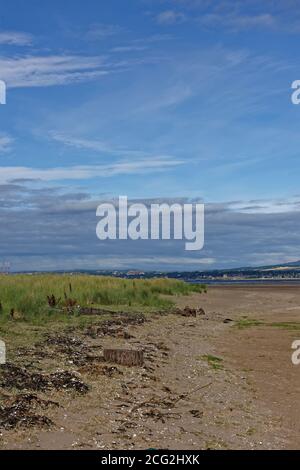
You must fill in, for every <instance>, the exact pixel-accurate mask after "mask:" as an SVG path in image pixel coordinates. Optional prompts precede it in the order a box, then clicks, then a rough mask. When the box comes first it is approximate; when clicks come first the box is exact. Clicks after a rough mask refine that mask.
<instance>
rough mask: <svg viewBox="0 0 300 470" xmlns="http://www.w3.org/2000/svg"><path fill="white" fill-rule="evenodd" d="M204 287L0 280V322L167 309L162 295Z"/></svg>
mask: <svg viewBox="0 0 300 470" xmlns="http://www.w3.org/2000/svg"><path fill="white" fill-rule="evenodd" d="M203 289H204V286H201V285H199V284H198V285H196V284H187V283H184V282H182V281H177V280H172V279H147V280H144V279H132V280H130V279H119V278H113V277H102V276H87V275H73V276H71V275H57V274H45V275H44V274H43V275H10V276H4V275H2V276H0V302H1V305H0V321H2V322H3V321H6V320H8V319H10V318H11V312H13V314H14V316H15V318H17V319H18V318H19V319H20V320H23V321H29V322H35V321H37V320H44V321H46V320H47V319H51V318H54V317H55V318H57V317H58V316H61V317H64V316H70V314H73V315H76V312H77V311H78V306H80V307H87V306H93V307H109V308H110V309H120V308H124V309H126V308H127V309H133V310H134V309H137V308H143V309H145V310H147V309H148V310H155V309H167V308H169V307H171V306H172V304H173V303H172V301H171V300H170V299H166V298H164V297H163V295H169V296H172V295H187V294H189V293H190V292H201V291H202V290H203Z"/></svg>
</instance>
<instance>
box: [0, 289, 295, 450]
mask: <svg viewBox="0 0 300 470" xmlns="http://www.w3.org/2000/svg"><path fill="white" fill-rule="evenodd" d="M177 305H178V307H180V308H183V307H185V306H186V305H188V306H190V307H196V308H200V307H202V308H203V309H204V311H205V315H198V316H196V317H184V316H181V315H175V314H169V315H159V314H157V315H154V316H151V317H150V318H149V319H147V321H145V322H140V323H139V322H135V323H134V322H133V324H127V325H126V326H125V327H124V328H123V327H122V328H119V329H115V330H112V331H110V332H109V331H108V332H107V334H101V335H98V334H97V331H95V332H89V334H87V332H84V331H81V330H79V329H78V330H72V331H71V332H68V333H66V334H65V333H64V334H65V335H66V337H72V339H73V344H81V347H82V348H83V347H88V348H89V350H93V351H100V352H101V351H102V349H103V348H104V347H134V348H138V349H143V350H144V354H145V365H144V367H125V366H120V365H117V366H115V365H111V366H110V367H108V366H107V365H105V364H102V363H97V362H93V363H86V364H84V363H83V364H79V365H78V364H77V365H76V362H74V360H73V359H71V357H72V358H73V357H74V351H73V350H72V347H71V346H70V347H69V349H67V350H65V352H64V355H58V354H57V351H58V349H57V350H56V349H55V347H57V345H55V344H53V345H50V346H49V344H47V347H44V348H43V351H44V358H42V357H39V359H38V361H37V352H36V350H35V351H33V350H31V351H27V352H25V354H24V356H23V357H22V359H21V361H22V363H27V364H28V363H30V362H31V363H35V364H38V367H39V368H40V370H44V368H46V367H48V365H49V361H50V360H51V361H54V362H55V361H57V365H58V366H59V365H60V366H62V365H63V364H64V366H66V364H67V363H68V367H69V369H70V370H71V371H74V372H76V374H80V378H81V379H82V380H83V381H84V383H87V384H88V386H89V391H88V392H87V393H86V394H84V395H82V396H81V395H79V396H78V395H72V394H63V393H61V392H59V391H54V392H51V393H47V392H46V393H44V394H42V395H41V394H39V396H42V397H43V398H44V399H51V400H52V401H54V402H56V403H57V404H58V406H53V407H49V408H47V411H44V413H45V414H47V416H48V417H49V419H51V420H52V422H53V423H54V425H53V426H51V427H50V428H49V429H41V428H35V427H32V428H31V429H30V430H28V429H27V430H25V431H24V430H16V429H14V430H5V431H4V432H3V433H2V435H1V437H0V446H1V448H3V449H145V448H160V449H161V448H163V449H275V448H276V449H297V448H299V446H300V421H299V416H300V404H299V392H300V366H295V365H293V364H292V362H291V354H292V349H291V344H292V342H293V341H294V340H296V339H300V289H299V288H298V287H295V286H294V287H288V286H284V287H280V286H275V287H274V286H272V287H270V286H260V287H258V286H255V287H252V286H246V287H244V286H242V287H237V286H235V287H230V286H225V287H209V289H208V292H207V293H206V294H197V293H195V294H191V295H189V296H187V297H178V298H177ZM76 341H77V343H76ZM48 343H49V342H48ZM74 347H75V346H74ZM47 348H48V349H47ZM49 348H50V349H49ZM51 348H52V349H51ZM55 351H56V353H55ZM68 351H69V352H68ZM48 352H49V354H48ZM55 354H56V355H55ZM72 354H73V355H72ZM50 356H51V359H49V357H50ZM59 363H60V364H59ZM2 392H5V391H4V390H2Z"/></svg>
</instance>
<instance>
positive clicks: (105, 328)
mask: <svg viewBox="0 0 300 470" xmlns="http://www.w3.org/2000/svg"><path fill="white" fill-rule="evenodd" d="M145 321H146V318H145V316H144V315H143V314H142V313H136V314H127V313H121V314H118V315H116V314H115V315H114V318H113V319H111V320H104V321H103V322H101V324H100V325H90V326H89V327H88V328H87V329H86V330H85V334H86V335H87V336H90V337H91V338H97V337H99V336H113V337H120V336H123V337H124V338H125V339H129V338H130V337H132V335H131V334H129V333H128V332H127V331H126V330H124V327H125V326H127V325H141V324H143V323H144V322H145Z"/></svg>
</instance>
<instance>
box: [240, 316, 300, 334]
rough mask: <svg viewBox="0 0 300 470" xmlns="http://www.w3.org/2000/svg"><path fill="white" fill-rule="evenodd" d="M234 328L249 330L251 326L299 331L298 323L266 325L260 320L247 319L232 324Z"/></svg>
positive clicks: (299, 325) (299, 324)
mask: <svg viewBox="0 0 300 470" xmlns="http://www.w3.org/2000/svg"><path fill="white" fill-rule="evenodd" d="M234 326H235V327H237V328H239V329H244V328H250V327H253V326H269V327H273V328H282V329H284V330H290V331H295V330H300V323H299V322H272V323H267V322H263V321H260V320H254V319H249V318H241V319H240V320H238V321H237V322H235V324H234Z"/></svg>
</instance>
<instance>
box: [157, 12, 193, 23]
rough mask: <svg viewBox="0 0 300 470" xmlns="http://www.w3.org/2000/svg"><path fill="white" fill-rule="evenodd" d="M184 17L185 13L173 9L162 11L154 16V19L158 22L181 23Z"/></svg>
mask: <svg viewBox="0 0 300 470" xmlns="http://www.w3.org/2000/svg"><path fill="white" fill-rule="evenodd" d="M185 19H186V18H185V15H184V14H183V13H180V12H176V11H174V10H166V11H163V12H161V13H159V15H157V17H156V21H157V22H158V23H159V24H175V23H182V22H183V21H184V20H185Z"/></svg>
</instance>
